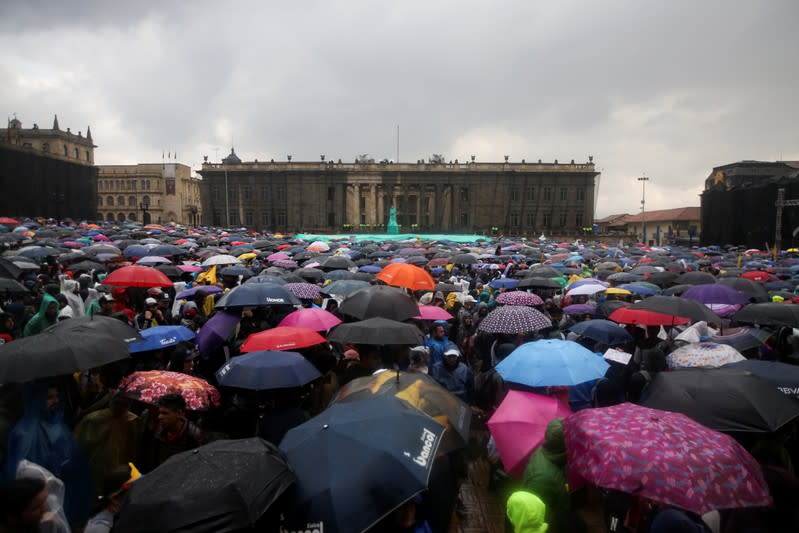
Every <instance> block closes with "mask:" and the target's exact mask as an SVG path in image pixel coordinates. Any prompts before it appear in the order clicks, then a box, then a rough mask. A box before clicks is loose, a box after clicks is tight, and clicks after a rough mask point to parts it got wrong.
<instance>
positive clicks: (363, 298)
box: [339, 285, 419, 321]
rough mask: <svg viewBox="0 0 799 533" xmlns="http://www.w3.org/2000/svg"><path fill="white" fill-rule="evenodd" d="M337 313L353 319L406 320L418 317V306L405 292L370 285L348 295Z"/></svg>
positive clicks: (394, 288)
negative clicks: (381, 318) (380, 318)
mask: <svg viewBox="0 0 799 533" xmlns="http://www.w3.org/2000/svg"><path fill="white" fill-rule="evenodd" d="M339 311H340V312H341V313H343V314H345V315H349V316H352V317H355V318H359V319H364V318H373V317H383V318H390V319H391V320H399V321H402V320H408V319H409V318H413V317H415V316H419V306H418V305H417V304H416V302H415V301H414V300H413V299H411V298H409V297H408V296H407V295H406V294H405V292H403V291H402V290H401V289H397V288H396V287H389V286H387V285H371V286H369V287H366V288H364V289H361V290H359V291H356V292H354V293H352V294H350V295H349V296H348V297H347V299H346V300H344V301H343V302H342V303H341V305H340V306H339Z"/></svg>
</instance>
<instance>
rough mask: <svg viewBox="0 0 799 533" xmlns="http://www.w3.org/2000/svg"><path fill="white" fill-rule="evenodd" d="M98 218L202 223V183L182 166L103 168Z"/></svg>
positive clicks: (169, 164) (145, 221)
mask: <svg viewBox="0 0 799 533" xmlns="http://www.w3.org/2000/svg"><path fill="white" fill-rule="evenodd" d="M99 169H100V171H99V179H98V184H97V218H100V219H103V220H108V221H117V222H122V221H125V220H137V221H141V222H143V223H144V224H149V223H166V222H175V223H178V224H186V225H198V224H199V223H200V214H201V205H200V180H199V179H198V178H196V177H192V175H191V168H190V167H188V166H186V165H181V164H179V163H146V164H138V165H100V166H99Z"/></svg>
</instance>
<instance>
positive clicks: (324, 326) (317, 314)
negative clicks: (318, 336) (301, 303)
mask: <svg viewBox="0 0 799 533" xmlns="http://www.w3.org/2000/svg"><path fill="white" fill-rule="evenodd" d="M287 285H288V284H287ZM339 324H341V319H340V318H338V317H337V316H336V315H334V314H333V313H331V312H330V311H325V310H324V309H320V308H318V307H307V308H303V309H298V310H296V311H292V312H291V313H289V314H288V315H286V318H284V319H283V320H281V321H280V324H278V326H293V327H297V328H307V329H312V330H314V331H328V330H331V329H333V328H334V327H336V326H338V325H339Z"/></svg>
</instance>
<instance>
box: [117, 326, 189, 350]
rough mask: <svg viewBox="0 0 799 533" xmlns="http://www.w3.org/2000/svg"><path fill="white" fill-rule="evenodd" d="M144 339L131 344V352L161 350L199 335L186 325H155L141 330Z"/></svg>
mask: <svg viewBox="0 0 799 533" xmlns="http://www.w3.org/2000/svg"><path fill="white" fill-rule="evenodd" d="M141 336H142V340H140V341H135V342H133V343H131V344H130V353H138V352H147V351H150V350H161V349H163V348H168V347H170V346H175V345H176V344H179V343H181V342H184V341H190V340H192V339H193V338H194V337H196V336H197V334H196V333H194V332H193V331H192V330H190V329H189V328H187V327H185V326H155V327H152V328H147V329H143V330H141Z"/></svg>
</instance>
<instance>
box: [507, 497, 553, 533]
mask: <svg viewBox="0 0 799 533" xmlns="http://www.w3.org/2000/svg"><path fill="white" fill-rule="evenodd" d="M505 512H506V514H507V515H508V520H509V521H510V523H511V525H512V526H513V532H514V533H546V531H547V529H548V527H549V526H548V525H547V523H546V520H545V519H546V505H544V502H542V501H541V498H539V497H538V496H536V495H535V494H532V493H530V492H525V491H523V490H519V491H516V492H514V493H513V494H511V495H510V498H508V503H507V505H506V506H505Z"/></svg>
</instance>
